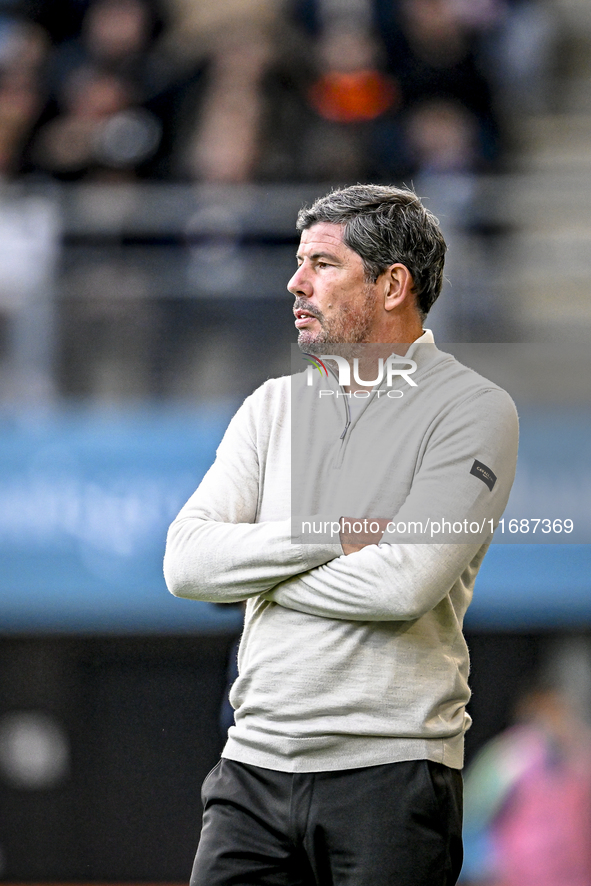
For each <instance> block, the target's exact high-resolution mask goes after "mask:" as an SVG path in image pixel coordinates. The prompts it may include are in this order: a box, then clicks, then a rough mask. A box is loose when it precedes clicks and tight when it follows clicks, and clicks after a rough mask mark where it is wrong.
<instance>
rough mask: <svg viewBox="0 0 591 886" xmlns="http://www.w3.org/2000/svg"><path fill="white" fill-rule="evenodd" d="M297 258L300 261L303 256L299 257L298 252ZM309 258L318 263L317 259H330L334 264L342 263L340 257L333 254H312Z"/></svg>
mask: <svg viewBox="0 0 591 886" xmlns="http://www.w3.org/2000/svg"><path fill="white" fill-rule="evenodd" d="M296 258H298V259H300V258H302V256H301V255H299V253H297V252H296ZM308 258H309V259H310V260H311V261H317V259H319V258H328V259H330V260H331V261H334V262H340V261H341V259H340V258H339V257H338V255H335V254H334V253H333V252H312V253H310V255H309V256H308Z"/></svg>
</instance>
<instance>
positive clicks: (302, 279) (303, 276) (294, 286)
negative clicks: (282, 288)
mask: <svg viewBox="0 0 591 886" xmlns="http://www.w3.org/2000/svg"><path fill="white" fill-rule="evenodd" d="M287 288H288V290H289V291H290V292H291V293H292V295H303V296H304V297H306V298H309V297H310V296H311V295H312V288H311V285H310V281H309V279H308V274H307V271H306V270H305V268H304V265H300V266H299V268H298V269H297V271H296V272H295V274H294V275H293V277H292V278H291V280H290V281H289V283H288V284H287Z"/></svg>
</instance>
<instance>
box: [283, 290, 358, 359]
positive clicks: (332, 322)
mask: <svg viewBox="0 0 591 886" xmlns="http://www.w3.org/2000/svg"><path fill="white" fill-rule="evenodd" d="M375 298H376V296H375V293H374V291H373V288H372V286H371V285H370V284H368V285H367V286H366V288H365V289H364V299H363V302H362V304H361V305H359V306H357V307H355V308H354V309H347V308H344V309H342V310H341V311H340V312H339V313H338V314H337V315H336V316H334V317H331V318H329V319H327V318H326V317H325V316H324V314H323V313H322V312H321V311H319V310H315V311H314V312H313V316H314V317H316V319H317V320H318V322H319V323H320V326H321V329H320V331H319V332H317V333H315V334H314V333H312V332H307V331H306V330H305V329H303V330H302V331H301V332H300V333H299V335H298V347H299V349H300V351H303V352H304V353H306V354H313V355H314V356H316V357H320V356H321V355H322V354H326V353H327V345H335V346H337V345H338V346H339V350H338V351H337V353H339V354H343V347H342V346H343V345H357V344H362V343H363V342H367V340H368V338H369V334H370V331H371V327H372V325H373V307H374V305H375ZM295 308H296V309H297V308H301V309H302V310H306V311H310V308H309V307H308V306H307V305H306V303H305V302H304V301H303V300H302V301H301V302H300V300H299V299H298V300H296V303H295ZM310 313H312V312H311V311H310ZM347 350H349V349H347ZM354 350H355V349H354V348H353V349H352V350H351V356H354V354H353V351H354ZM343 356H345V355H344V354H343Z"/></svg>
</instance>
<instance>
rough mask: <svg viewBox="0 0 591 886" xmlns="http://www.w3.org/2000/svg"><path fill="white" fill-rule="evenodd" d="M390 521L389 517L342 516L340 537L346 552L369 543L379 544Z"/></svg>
mask: <svg viewBox="0 0 591 886" xmlns="http://www.w3.org/2000/svg"><path fill="white" fill-rule="evenodd" d="M389 522H390V518H389V517H341V520H340V523H341V530H340V533H339V538H340V542H341V545H342V547H343V552H344V553H345V554H354V553H355V551H360V550H361V549H362V548H365V547H367V545H377V544H379V542H380V539H381V537H382V535H383V534H384V532H385V529H386V526H387V525H388V523H389Z"/></svg>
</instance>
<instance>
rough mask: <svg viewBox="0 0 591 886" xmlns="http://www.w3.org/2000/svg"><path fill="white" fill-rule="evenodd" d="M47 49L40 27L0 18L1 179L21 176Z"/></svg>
mask: <svg viewBox="0 0 591 886" xmlns="http://www.w3.org/2000/svg"><path fill="white" fill-rule="evenodd" d="M49 48H50V43H49V36H48V34H47V33H46V32H45V31H44V29H43V28H42V27H40V26H39V25H37V24H35V23H33V22H30V21H27V20H26V19H22V18H12V17H0V177H3V178H11V177H13V176H14V175H16V174H18V173H19V172H20V168H21V157H22V152H23V150H24V147H25V145H26V142H27V140H28V138H29V136H30V134H31V132H32V130H33V128H34V126H35V124H36V122H37V120H38V118H39V115H40V114H41V111H42V109H43V105H44V102H45V94H44V86H43V75H44V72H45V63H46V59H47V56H48V52H49Z"/></svg>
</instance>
